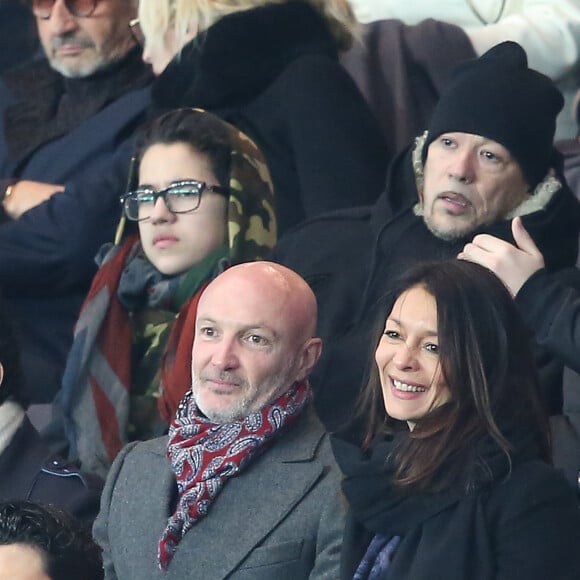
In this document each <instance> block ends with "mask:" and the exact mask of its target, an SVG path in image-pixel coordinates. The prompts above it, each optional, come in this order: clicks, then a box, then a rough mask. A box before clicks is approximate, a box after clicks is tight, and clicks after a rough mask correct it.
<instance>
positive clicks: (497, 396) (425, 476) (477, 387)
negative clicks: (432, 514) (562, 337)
mask: <svg viewBox="0 0 580 580" xmlns="http://www.w3.org/2000/svg"><path fill="white" fill-rule="evenodd" d="M416 286H419V287H422V288H424V289H425V290H426V291H427V292H429V294H431V295H432V296H433V297H434V298H435V301H436V304H437V327H438V328H437V332H438V337H439V353H440V354H439V357H440V363H441V369H442V372H443V376H444V378H445V381H446V383H447V386H448V388H449V391H450V395H451V397H450V400H449V402H448V403H446V404H444V405H442V406H441V407H438V408H436V409H434V410H433V411H431V412H430V413H429V414H428V415H427V416H426V417H424V418H422V419H420V420H419V421H417V423H416V427H415V429H414V430H413V432H412V433H411V435H410V437H409V438H408V439H407V440H406V443H405V444H404V445H403V446H402V447H401V448H400V449H399V451H398V454H397V458H396V459H397V461H396V464H397V469H396V473H395V483H396V484H398V485H400V486H402V487H407V488H419V489H428V490H435V489H438V488H442V487H445V486H446V485H448V484H449V483H450V482H451V481H452V480H453V478H454V477H456V476H457V473H458V472H459V471H460V469H461V468H462V466H464V461H466V460H467V457H468V456H469V454H470V452H471V450H472V449H474V447H475V446H476V444H477V443H478V442H480V441H481V440H482V439H483V438H484V437H486V436H488V437H491V438H492V439H493V440H494V441H495V443H496V444H497V445H498V446H499V448H500V449H501V450H502V451H503V452H504V453H505V454H506V456H507V458H508V460H510V458H511V451H512V448H511V445H510V442H509V440H508V438H507V437H506V434H505V427H506V426H507V425H517V426H520V427H523V428H524V429H525V430H526V433H528V434H529V435H530V437H531V438H532V439H535V444H536V446H537V447H538V448H539V451H540V455H541V456H542V457H543V459H545V460H547V461H549V460H550V438H549V426H548V419H547V414H546V412H545V410H544V405H543V401H542V397H541V396H540V392H539V386H538V378H537V371H536V368H535V361H534V357H533V354H532V350H531V346H530V333H529V331H528V330H527V328H526V327H525V325H524V323H523V320H522V319H521V317H520V315H519V313H518V311H517V307H516V305H515V303H514V301H513V299H512V298H511V296H510V294H509V293H508V291H507V290H506V288H505V287H504V285H503V284H502V283H501V281H500V280H499V279H498V278H497V277H496V276H495V275H494V274H493V273H492V272H490V271H489V270H487V269H485V268H483V267H481V266H478V265H476V264H472V263H470V262H465V261H461V260H453V261H447V262H439V263H431V264H425V265H420V266H417V267H414V268H412V269H410V270H408V271H407V272H406V273H405V274H404V275H403V276H402V277H401V278H400V280H399V281H398V282H397V283H396V284H395V287H394V289H393V291H392V292H391V293H389V296H388V297H387V300H386V307H385V310H384V313H385V316H384V317H382V318H381V320H380V321H378V323H379V324H378V328H377V335H376V336H377V339H376V342H375V344H378V342H379V339H380V335H381V334H382V332H383V329H384V324H385V318H386V317H387V315H388V314H389V313H390V312H391V310H392V307H393V305H394V303H395V301H396V299H397V298H398V297H399V296H400V295H401V294H403V293H404V292H405V291H406V290H409V289H410V288H413V287H416ZM359 408H360V409H361V411H362V412H364V413H365V415H366V417H367V418H368V431H367V441H368V440H370V439H371V438H372V437H374V436H375V435H377V434H378V433H380V432H384V431H385V430H386V431H387V432H388V431H389V430H392V429H393V428H396V424H397V421H395V420H394V419H392V418H390V417H388V416H387V415H386V412H385V407H384V403H383V399H382V394H381V384H380V379H379V373H378V370H377V367H376V364H375V363H374V359H373V364H372V370H371V373H370V379H369V382H368V384H367V386H366V388H365V390H364V391H363V393H362V397H361V401H360V407H359ZM454 467H456V468H457V470H455V469H454Z"/></svg>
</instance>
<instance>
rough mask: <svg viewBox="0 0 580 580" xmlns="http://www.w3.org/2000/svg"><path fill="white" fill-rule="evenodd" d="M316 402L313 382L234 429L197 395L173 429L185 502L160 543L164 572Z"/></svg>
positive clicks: (172, 451) (173, 457)
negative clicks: (225, 492) (218, 503)
mask: <svg viewBox="0 0 580 580" xmlns="http://www.w3.org/2000/svg"><path fill="white" fill-rule="evenodd" d="M309 400H310V386H309V385H308V382H307V381H304V382H302V383H295V384H294V385H293V386H292V387H291V388H290V389H289V390H288V391H286V393H284V394H283V395H281V396H280V397H278V399H276V400H275V401H274V402H273V403H271V404H270V405H266V406H265V407H263V408H262V409H260V410H259V411H256V412H255V413H252V414H250V415H248V416H247V417H244V418H243V419H241V420H239V421H234V422H232V423H223V424H220V423H214V422H213V421H210V420H209V419H207V418H206V417H204V416H203V415H202V414H201V413H200V411H199V409H198V408H197V405H196V404H195V401H194V399H193V396H192V393H191V391H188V393H187V394H186V395H185V397H184V399H183V401H182V402H181V403H180V405H179V407H178V409H177V414H176V416H175V419H174V420H173V422H172V423H171V427H170V428H169V443H168V446H167V457H168V458H169V461H170V462H171V467H172V469H173V472H174V473H175V478H176V480H177V488H178V490H179V501H178V503H177V508H176V510H175V513H174V514H173V515H172V516H171V517H170V518H169V520H168V522H167V527H166V528H165V532H164V533H163V536H162V537H161V540H160V541H159V567H160V568H161V569H162V570H166V569H167V567H168V566H169V563H170V562H171V559H172V558H173V555H174V554H175V550H176V549H177V545H178V544H179V542H180V541H181V539H182V538H183V536H184V535H185V534H186V533H187V531H188V530H190V529H191V528H192V527H193V525H194V524H195V523H196V522H197V521H199V520H201V519H202V518H204V517H205V516H206V515H207V512H208V510H209V508H210V507H211V504H212V503H213V501H214V500H215V498H216V497H217V495H218V494H219V492H220V491H221V490H222V488H223V486H224V484H225V483H226V482H227V480H228V479H229V478H230V477H234V476H236V475H238V474H239V473H241V472H242V471H243V470H244V469H245V468H246V467H247V466H248V464H250V463H251V462H252V461H253V460H254V459H256V458H257V457H259V456H260V455H261V454H262V453H263V452H264V451H266V450H267V449H268V448H269V447H270V446H271V445H272V444H273V443H274V442H275V441H276V438H277V437H278V435H280V433H281V432H282V430H283V429H284V428H286V427H288V426H290V425H293V424H294V423H295V422H296V421H297V419H298V417H299V416H300V413H301V412H302V411H303V410H304V408H305V406H306V404H307V403H308V401H309Z"/></svg>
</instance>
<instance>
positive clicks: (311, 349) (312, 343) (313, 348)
mask: <svg viewBox="0 0 580 580" xmlns="http://www.w3.org/2000/svg"><path fill="white" fill-rule="evenodd" d="M321 354H322V339H321V338H309V339H308V340H307V341H306V342H305V343H304V346H303V347H302V355H301V360H300V366H299V368H298V371H297V376H296V380H297V381H303V380H304V379H306V378H307V377H308V375H310V373H311V372H312V369H313V368H314V365H315V364H316V363H317V362H318V359H319V358H320V355H321Z"/></svg>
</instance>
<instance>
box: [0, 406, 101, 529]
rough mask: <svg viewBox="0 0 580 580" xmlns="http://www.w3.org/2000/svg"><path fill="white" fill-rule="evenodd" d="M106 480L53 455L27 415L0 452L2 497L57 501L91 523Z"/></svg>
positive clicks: (41, 501)
mask: <svg viewBox="0 0 580 580" xmlns="http://www.w3.org/2000/svg"><path fill="white" fill-rule="evenodd" d="M102 484H103V482H102V481H101V480H100V479H99V478H98V477H95V476H93V475H87V474H82V473H80V472H79V471H78V470H77V469H76V468H75V467H74V466H72V465H70V464H69V463H67V462H65V461H64V460H63V459H61V458H59V457H58V456H55V455H52V454H51V452H50V450H49V449H48V447H47V446H46V445H45V444H44V443H43V442H42V440H41V439H40V436H39V435H38V433H37V432H36V430H35V429H34V427H33V426H32V424H31V423H30V421H29V420H28V419H27V418H26V417H25V418H24V422H23V423H22V425H21V426H20V427H19V429H18V431H16V433H15V434H14V436H13V438H12V440H11V441H10V443H9V444H8V446H7V447H6V449H4V451H3V452H2V453H1V454H0V500H1V501H9V500H17V499H18V500H27V501H34V502H38V503H45V504H54V505H56V506H59V507H61V508H63V509H66V510H68V511H70V512H71V513H72V514H73V515H75V516H76V517H77V518H79V519H80V520H81V521H83V522H85V523H86V524H87V525H90V524H91V523H92V522H93V520H94V519H95V517H96V516H97V513H98V511H99V500H100V495H101V488H102Z"/></svg>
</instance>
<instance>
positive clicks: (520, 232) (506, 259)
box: [457, 217, 544, 296]
mask: <svg viewBox="0 0 580 580" xmlns="http://www.w3.org/2000/svg"><path fill="white" fill-rule="evenodd" d="M512 234H513V236H514V240H515V242H516V245H515V246H514V245H512V244H510V243H509V242H506V241H504V240H501V239H499V238H496V237H494V236H490V235H488V234H479V235H477V236H475V238H473V240H472V241H471V243H469V244H465V246H464V248H463V251H462V252H461V253H460V254H459V255H458V256H457V257H458V258H459V259H461V260H470V261H471V262H475V263H477V264H480V265H481V266H485V267H486V268H488V269H489V270H491V271H492V272H494V273H495V274H496V276H497V277H498V278H500V279H501V281H502V282H503V283H504V284H505V285H506V286H507V288H508V290H509V291H510V292H511V294H512V295H513V296H515V295H516V294H517V293H518V292H519V290H520V288H521V287H522V286H523V285H524V283H525V282H526V280H527V279H528V278H529V277H530V276H531V275H532V274H533V273H534V272H537V271H538V270H540V269H542V268H543V267H544V258H543V256H542V254H541V252H540V250H538V247H537V246H536V244H535V243H534V241H533V240H532V238H531V236H530V234H528V232H527V231H526V229H525V228H524V226H523V224H522V220H521V218H519V217H516V218H514V219H513V220H512Z"/></svg>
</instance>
